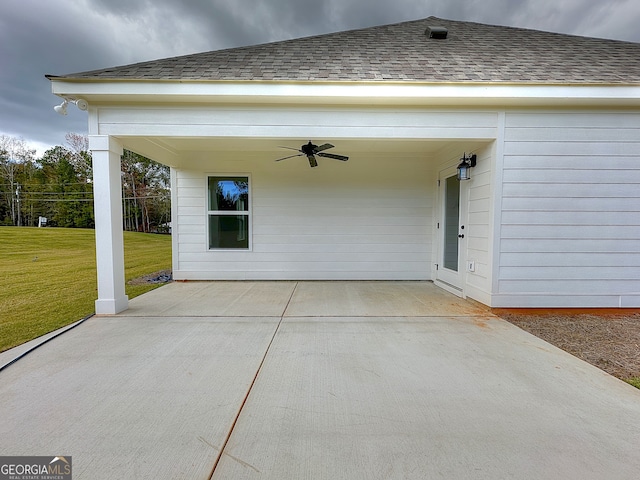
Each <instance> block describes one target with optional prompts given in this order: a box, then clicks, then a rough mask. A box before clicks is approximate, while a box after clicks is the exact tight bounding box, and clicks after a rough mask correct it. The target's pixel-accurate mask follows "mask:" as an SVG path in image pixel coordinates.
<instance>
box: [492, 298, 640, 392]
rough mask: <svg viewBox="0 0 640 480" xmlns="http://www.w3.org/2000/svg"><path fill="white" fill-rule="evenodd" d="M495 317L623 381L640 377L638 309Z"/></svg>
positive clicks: (537, 312)
mask: <svg viewBox="0 0 640 480" xmlns="http://www.w3.org/2000/svg"><path fill="white" fill-rule="evenodd" d="M494 313H495V314H496V315H498V316H499V317H501V318H503V319H504V320H507V321H508V322H510V323H512V324H514V325H516V326H518V327H520V328H522V329H523V330H526V331H527V332H529V333H531V334H533V335H535V336H536V337H539V338H541V339H543V340H545V341H547V342H549V343H551V344H552V345H555V346H556V347H558V348H561V349H562V350H564V351H566V352H569V353H571V354H572V355H575V356H576V357H578V358H581V359H582V360H584V361H586V362H588V363H590V364H592V365H595V366H596V367H598V368H600V369H602V370H604V371H605V372H607V373H609V374H611V375H613V376H615V377H618V378H620V379H623V380H627V379H630V378H638V377H640V312H639V311H637V310H634V311H629V310H621V311H612V310H598V311H589V312H572V311H569V310H567V311H563V310H535V311H534V310H531V311H527V310H511V309H508V310H507V309H505V310H496V311H494Z"/></svg>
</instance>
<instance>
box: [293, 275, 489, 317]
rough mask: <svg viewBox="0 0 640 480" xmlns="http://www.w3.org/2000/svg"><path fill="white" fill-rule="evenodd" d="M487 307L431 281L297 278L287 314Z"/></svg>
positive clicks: (402, 313) (475, 311)
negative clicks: (347, 280) (456, 294)
mask: <svg viewBox="0 0 640 480" xmlns="http://www.w3.org/2000/svg"><path fill="white" fill-rule="evenodd" d="M486 313H487V308H486V307H484V306H482V305H479V304H474V303H471V302H468V301H466V300H464V299H462V298H458V297H456V296H455V295H452V294H450V293H448V292H446V291H444V290H442V289H441V288H438V287H436V286H435V285H434V284H433V283H431V282H385V281H372V282H301V283H300V284H299V285H298V287H297V288H296V294H295V296H294V297H293V298H292V299H291V303H290V304H289V306H288V307H287V313H286V316H288V317H339V316H347V317H349V316H362V317H385V316H391V317H407V316H409V317H410V316H415V317H440V316H445V315H446V316H459V315H484V314H486Z"/></svg>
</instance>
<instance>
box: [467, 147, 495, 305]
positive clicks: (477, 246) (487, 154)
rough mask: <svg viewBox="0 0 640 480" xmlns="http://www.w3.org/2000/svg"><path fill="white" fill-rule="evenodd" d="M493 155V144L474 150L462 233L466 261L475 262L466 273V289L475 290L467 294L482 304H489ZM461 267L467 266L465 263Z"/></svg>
mask: <svg viewBox="0 0 640 480" xmlns="http://www.w3.org/2000/svg"><path fill="white" fill-rule="evenodd" d="M492 158H493V147H492V146H487V147H485V148H483V149H481V150H479V151H478V152H477V165H476V167H475V168H474V169H473V170H472V177H471V181H470V182H469V198H468V204H469V208H468V209H469V212H468V215H469V217H468V225H467V229H466V234H465V235H466V238H467V254H466V260H467V261H471V262H473V263H474V271H473V272H471V271H469V272H467V276H466V283H467V290H469V287H472V288H473V289H474V291H469V292H468V293H469V294H470V295H471V296H472V297H473V298H476V299H477V300H480V301H482V302H483V303H489V295H490V292H491V268H490V264H491V259H490V257H489V249H490V238H489V232H490V228H491V208H492V202H491V195H492V187H491V182H492V178H493V177H492V175H493V168H492V165H491V161H492ZM464 268H465V269H466V266H465V267H464ZM475 292H479V293H475ZM474 295H475V297H474Z"/></svg>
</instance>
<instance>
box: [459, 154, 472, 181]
mask: <svg viewBox="0 0 640 480" xmlns="http://www.w3.org/2000/svg"><path fill="white" fill-rule="evenodd" d="M475 166H476V155H475V154H473V155H469V156H468V157H467V155H466V154H463V155H462V158H461V159H460V165H458V180H461V181H462V180H470V179H471V168H472V167H475Z"/></svg>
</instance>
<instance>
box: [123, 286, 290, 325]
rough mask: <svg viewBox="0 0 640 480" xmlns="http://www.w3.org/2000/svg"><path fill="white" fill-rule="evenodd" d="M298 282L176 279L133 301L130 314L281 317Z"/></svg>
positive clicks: (128, 314) (126, 313) (127, 313)
mask: <svg viewBox="0 0 640 480" xmlns="http://www.w3.org/2000/svg"><path fill="white" fill-rule="evenodd" d="M295 287H296V282H174V283H170V284H168V285H165V286H164V287H162V288H161V289H157V290H153V291H151V292H149V293H148V294H146V295H142V296H140V297H137V298H134V299H132V300H131V301H130V306H129V310H127V311H126V312H124V314H125V315H127V316H137V315H142V316H150V315H157V316H169V317H171V316H182V317H184V316H194V317H212V316H215V317H224V316H232V317H281V316H282V315H283V313H284V310H285V308H287V304H288V302H289V300H290V299H291V295H292V294H293V290H294V288H295Z"/></svg>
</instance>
